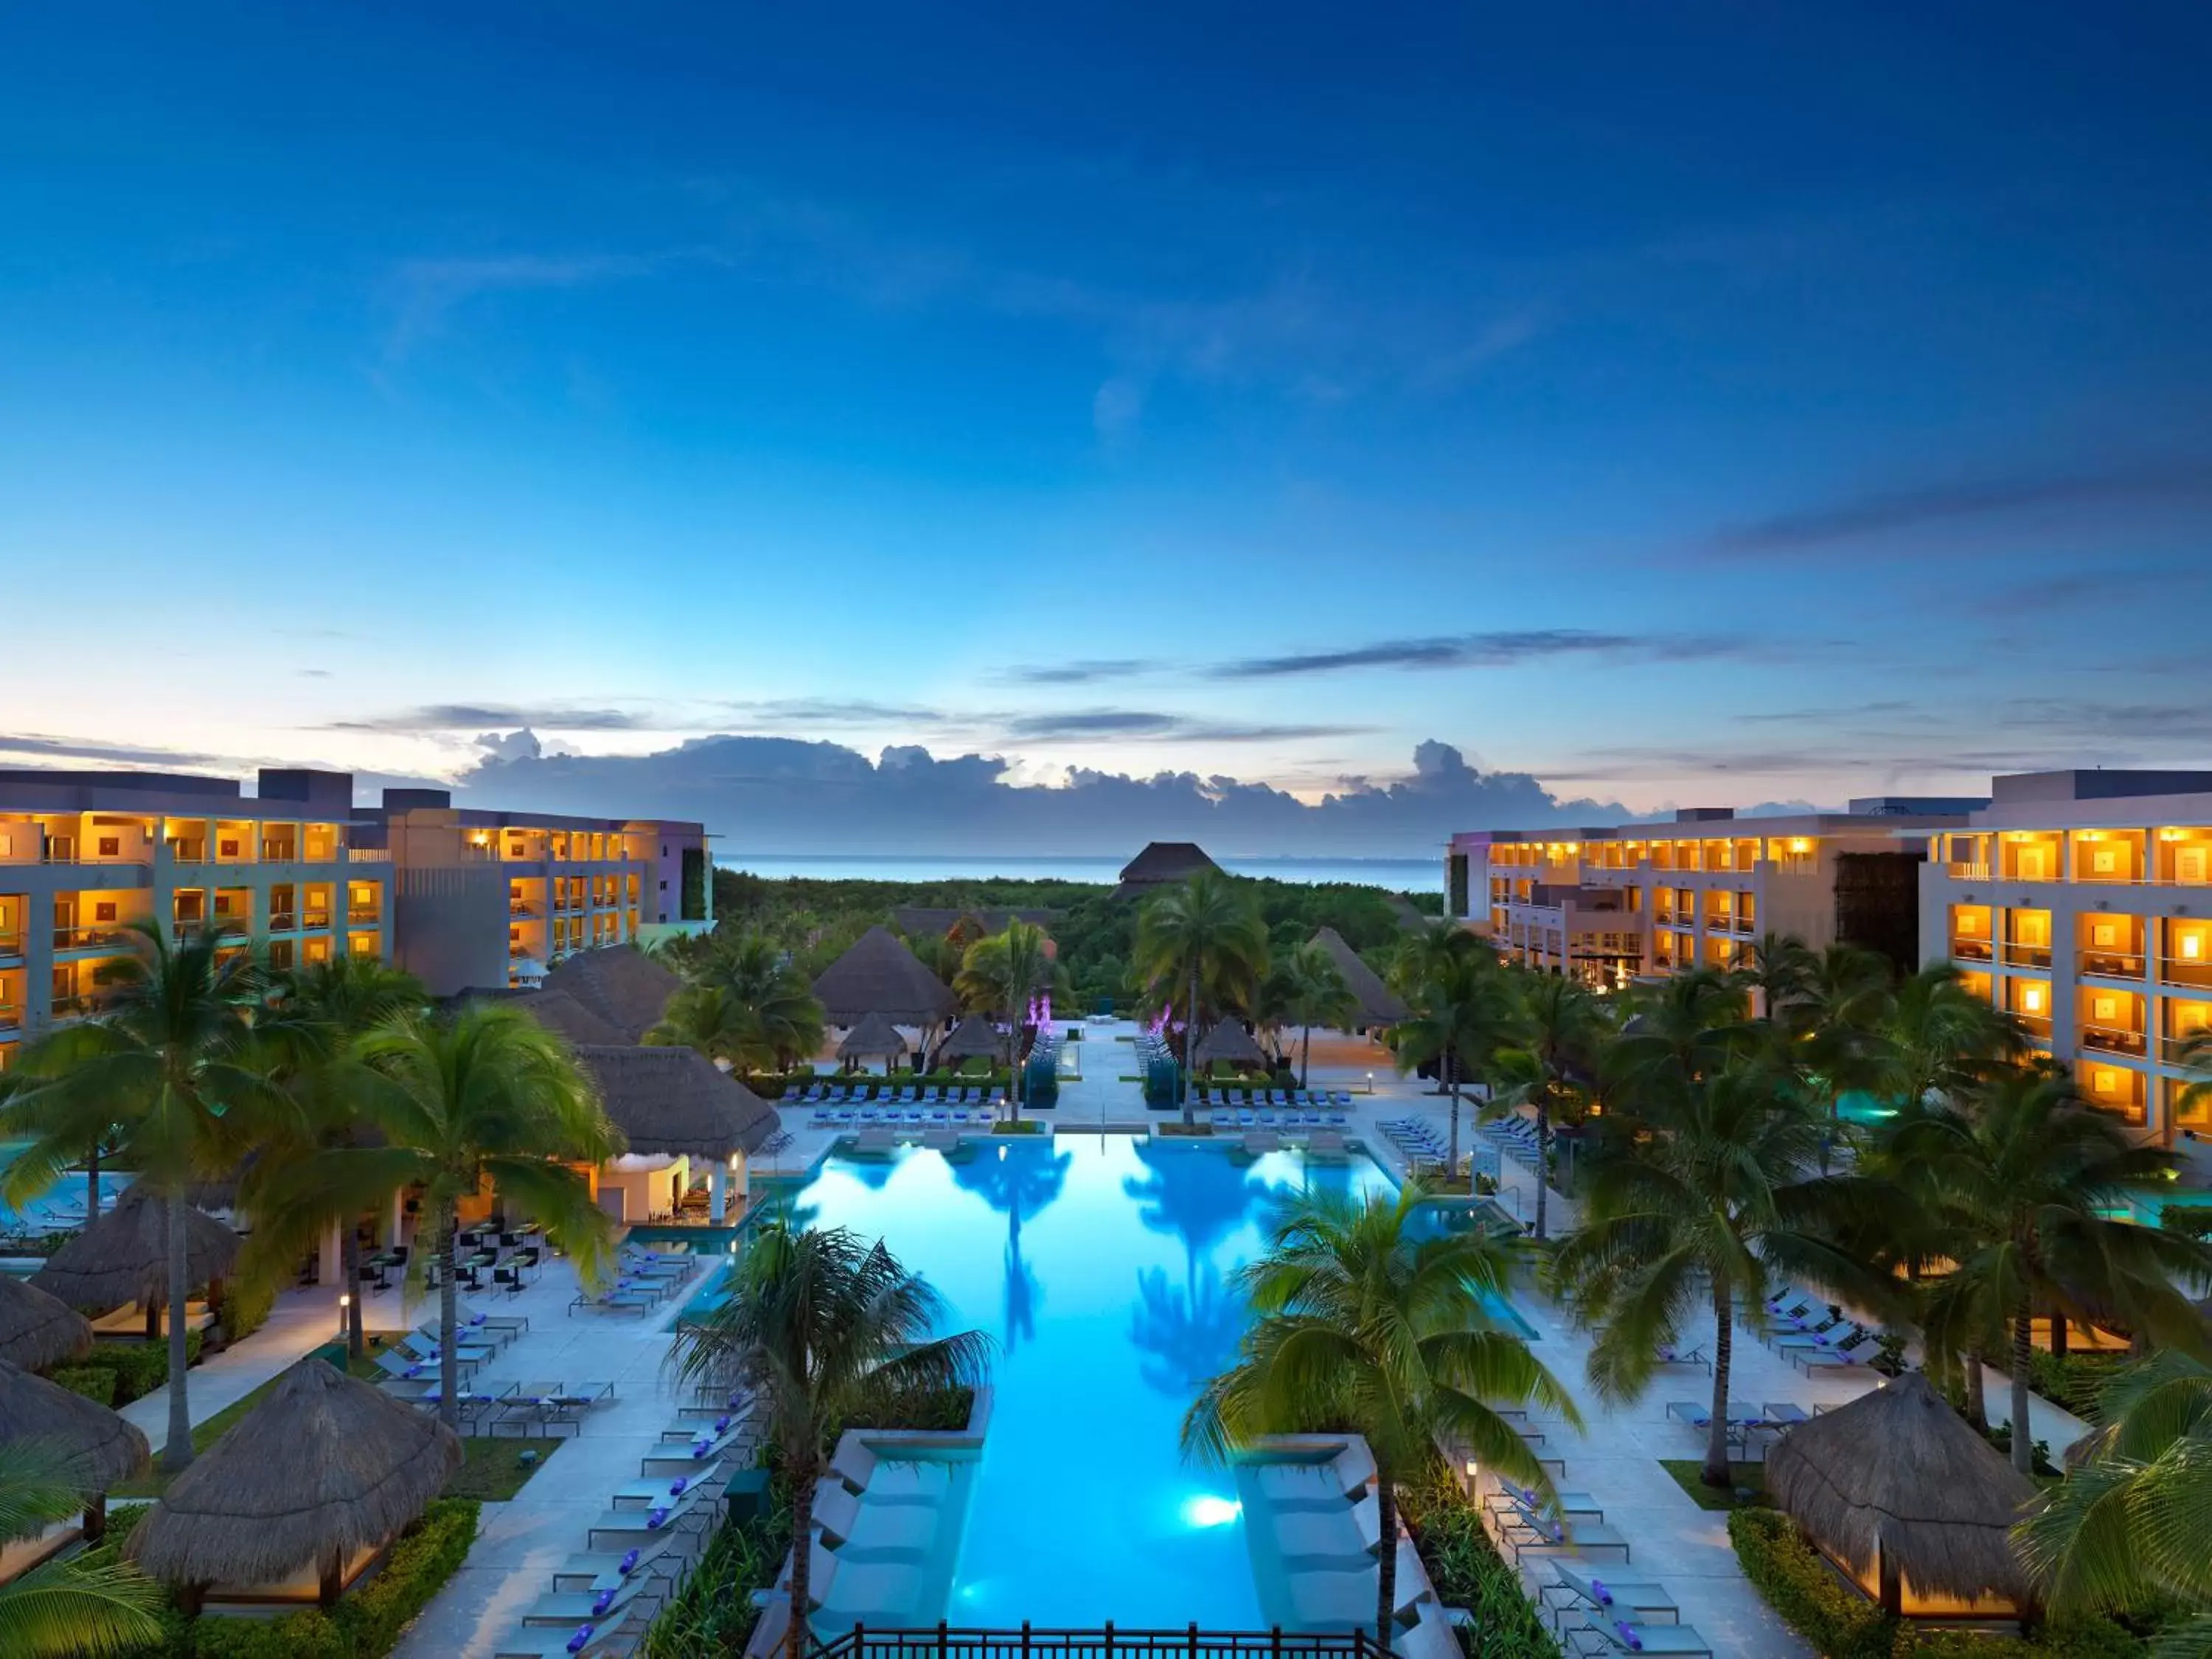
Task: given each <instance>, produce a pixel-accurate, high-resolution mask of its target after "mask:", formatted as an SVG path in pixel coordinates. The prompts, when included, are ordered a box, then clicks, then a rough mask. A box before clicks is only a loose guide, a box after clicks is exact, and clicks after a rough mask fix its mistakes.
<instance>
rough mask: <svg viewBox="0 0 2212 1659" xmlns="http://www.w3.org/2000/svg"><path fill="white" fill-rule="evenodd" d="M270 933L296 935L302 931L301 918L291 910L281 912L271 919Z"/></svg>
mask: <svg viewBox="0 0 2212 1659" xmlns="http://www.w3.org/2000/svg"><path fill="white" fill-rule="evenodd" d="M269 931H270V933H298V932H299V931H300V918H299V917H298V916H296V915H294V914H293V913H292V912H291V911H289V910H280V911H278V912H277V913H276V915H272V916H270V918H269Z"/></svg>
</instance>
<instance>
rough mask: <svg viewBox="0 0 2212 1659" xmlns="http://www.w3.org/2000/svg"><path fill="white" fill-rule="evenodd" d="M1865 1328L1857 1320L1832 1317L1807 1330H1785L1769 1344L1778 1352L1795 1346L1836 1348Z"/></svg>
mask: <svg viewBox="0 0 2212 1659" xmlns="http://www.w3.org/2000/svg"><path fill="white" fill-rule="evenodd" d="M1865 1329H1866V1327H1865V1326H1863V1325H1862V1324H1860V1323H1859V1322H1857V1320H1852V1319H1831V1320H1829V1321H1827V1322H1826V1323H1825V1324H1820V1325H1816V1326H1814V1327H1811V1328H1808V1329H1806V1330H1802V1331H1784V1333H1782V1334H1780V1335H1778V1336H1777V1337H1776V1338H1775V1339H1774V1340H1773V1341H1772V1342H1771V1343H1769V1344H1768V1345H1767V1346H1770V1347H1771V1348H1772V1349H1773V1350H1774V1351H1775V1352H1777V1353H1788V1352H1790V1351H1791V1350H1792V1349H1795V1348H1834V1347H1839V1346H1842V1345H1843V1344H1844V1343H1846V1342H1848V1341H1850V1340H1854V1339H1855V1338H1857V1336H1858V1335H1860V1334H1862V1333H1863V1332H1864V1331H1865Z"/></svg>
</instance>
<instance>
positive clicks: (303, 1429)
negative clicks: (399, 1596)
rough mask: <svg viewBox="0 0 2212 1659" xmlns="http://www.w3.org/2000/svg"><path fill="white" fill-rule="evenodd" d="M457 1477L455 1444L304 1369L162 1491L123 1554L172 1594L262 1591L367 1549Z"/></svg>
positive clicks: (378, 1394)
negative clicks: (183, 1590)
mask: <svg viewBox="0 0 2212 1659" xmlns="http://www.w3.org/2000/svg"><path fill="white" fill-rule="evenodd" d="M460 1466H461V1443H460V1438H459V1436H457V1435H456V1434H454V1432H453V1431H452V1430H451V1429H449V1428H447V1427H446V1426H445V1425H443V1424H442V1423H440V1422H439V1421H438V1420H437V1419H435V1417H429V1416H426V1415H425V1414H423V1413H422V1412H419V1411H417V1410H416V1409H415V1407H412V1406H407V1405H403V1404H401V1403H400V1402H399V1401H397V1400H394V1399H392V1397H391V1396H390V1395H386V1394H385V1393H383V1392H382V1391H380V1389H374V1388H372V1387H371V1386H370V1385H369V1384H368V1383H362V1382H359V1381H356V1379H355V1378H353V1377H349V1376H345V1375H344V1374H343V1372H341V1371H339V1370H337V1368H336V1367H335V1366H333V1365H331V1364H327V1363H326V1362H325V1361H323V1360H320V1359H302V1360H301V1361H300V1362H299V1363H298V1364H295V1365H294V1366H293V1367H292V1369H291V1370H289V1371H287V1372H285V1373H284V1375H283V1376H282V1377H281V1378H279V1379H278V1380H277V1383H276V1387H275V1388H274V1389H270V1391H269V1393H268V1395H266V1396H265V1397H264V1398H263V1400H262V1401H260V1403H259V1404H258V1405H257V1406H255V1407H253V1409H252V1411H250V1412H248V1413H246V1415H245V1416H244V1417H242V1418H240V1419H239V1420H238V1421H237V1422H236V1423H235V1424H234V1425H232V1426H231V1428H230V1431H228V1433H226V1434H225V1435H224V1436H223V1437H222V1438H221V1439H220V1440H218V1441H216V1443H215V1444H214V1445H212V1446H210V1448H209V1449H207V1450H206V1451H204V1452H203V1453H201V1454H200V1456H199V1458H198V1460H197V1462H194V1463H193V1465H192V1466H191V1468H189V1469H186V1470H185V1472H184V1474H180V1475H179V1476H178V1477H177V1479H176V1480H174V1481H173V1483H172V1484H171V1485H170V1487H169V1489H168V1491H167V1492H165V1493H164V1494H163V1495H162V1498H161V1503H160V1504H157V1505H156V1506H155V1510H154V1512H153V1513H152V1514H151V1515H149V1516H147V1517H146V1518H145V1520H143V1522H140V1523H139V1524H138V1528H137V1530H136V1531H135V1532H133V1533H132V1534H131V1543H130V1547H129V1551H128V1553H129V1554H130V1557H131V1559H132V1560H134V1561H136V1562H137V1564H138V1565H139V1566H140V1567H141V1568H142V1569H143V1571H146V1572H148V1573H150V1574H152V1575H153V1576H154V1577H156V1578H161V1579H166V1580H167V1581H168V1582H169V1583H178V1584H191V1583H200V1584H237V1585H250V1584H267V1583H274V1582H276V1580H279V1579H283V1578H287V1577H290V1576H291V1575H292V1574H294V1573H296V1572H298V1571H301V1569H303V1568H308V1569H313V1570H315V1571H325V1570H326V1569H327V1568H328V1567H329V1566H330V1565H331V1563H332V1562H333V1561H335V1562H337V1563H338V1564H340V1565H343V1563H344V1562H346V1561H348V1560H349V1559H351V1558H352V1556H353V1555H354V1553H355V1552H356V1551H358V1550H361V1549H364V1548H368V1549H373V1548H375V1547H377V1546H379V1545H380V1544H382V1543H383V1542H385V1541H386V1540H387V1539H389V1538H391V1537H392V1536H393V1535H394V1534H397V1533H398V1531H399V1530H400V1528H403V1527H404V1526H406V1525H407V1524H408V1523H409V1522H411V1521H413V1520H414V1519H415V1518H416V1516H419V1515H421V1514H422V1510H423V1506H424V1505H425V1504H428V1503H429V1501H430V1500H431V1499H432V1498H435V1497H436V1496H437V1495H438V1493H439V1492H440V1491H441V1489H442V1488H443V1487H444V1486H445V1484H446V1482H447V1480H449V1479H450V1478H451V1477H452V1475H453V1471H454V1470H456V1469H458V1468H460Z"/></svg>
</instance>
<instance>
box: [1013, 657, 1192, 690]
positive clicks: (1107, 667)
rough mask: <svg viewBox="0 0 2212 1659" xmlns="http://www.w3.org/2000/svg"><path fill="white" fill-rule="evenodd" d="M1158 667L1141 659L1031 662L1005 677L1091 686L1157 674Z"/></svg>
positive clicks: (1019, 681)
mask: <svg viewBox="0 0 2212 1659" xmlns="http://www.w3.org/2000/svg"><path fill="white" fill-rule="evenodd" d="M1158 666H1159V665H1158V664H1157V663H1152V662H1148V661H1146V660H1145V659H1143V658H1140V657H1101V658H1093V659H1087V660H1081V661H1076V662H1047V663H1029V664H1025V665H1023V666H1021V667H1018V668H1015V669H1012V670H1011V671H1009V672H1008V673H1007V675H1006V678H1008V679H1010V680H1012V681H1014V682H1015V683H1016V684H1021V685H1090V684H1096V683H1097V682H1098V681H1100V680H1126V679H1134V678H1137V677H1138V676H1139V675H1143V674H1150V673H1153V672H1155V671H1157V670H1158Z"/></svg>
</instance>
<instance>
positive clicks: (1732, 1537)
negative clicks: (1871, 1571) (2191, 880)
mask: <svg viewBox="0 0 2212 1659" xmlns="http://www.w3.org/2000/svg"><path fill="white" fill-rule="evenodd" d="M1729 1542H1730V1543H1732V1544H1734V1545H1735V1559H1737V1560H1738V1561H1739V1562H1740V1563H1741V1564H1742V1566H1743V1576H1744V1577H1747V1578H1748V1579H1750V1580H1751V1583H1752V1587H1753V1589H1756V1590H1757V1591H1758V1592H1759V1594H1760V1595H1763V1596H1765V1598H1766V1604H1767V1606H1769V1607H1772V1608H1773V1609H1774V1611H1775V1612H1776V1613H1779V1614H1780V1615H1781V1616H1782V1622H1783V1623H1784V1624H1785V1625H1787V1626H1790V1629H1792V1630H1794V1631H1796V1632H1797V1634H1798V1635H1800V1636H1802V1637H1803V1638H1805V1639H1806V1640H1807V1641H1808V1642H1809V1643H1811V1644H1813V1647H1814V1650H1815V1651H1816V1652H1818V1653H1820V1654H1821V1655H1822V1656H1824V1659H1887V1656H1888V1655H1889V1653H1890V1652H1891V1650H1893V1648H1894V1646H1895V1645H1896V1641H1897V1632H1896V1628H1895V1626H1893V1624H1892V1623H1891V1621H1890V1620H1889V1619H1888V1618H1887V1616H1886V1615H1885V1614H1884V1613H1882V1611H1881V1608H1879V1607H1875V1606H1873V1605H1872V1604H1870V1603H1869V1601H1867V1600H1866V1598H1865V1597H1863V1596H1862V1595H1859V1594H1858V1593H1857V1591H1855V1590H1853V1589H1850V1587H1849V1586H1847V1585H1845V1584H1844V1582H1843V1581H1842V1580H1841V1579H1840V1578H1838V1577H1837V1576H1836V1574H1835V1573H1834V1571H1832V1569H1831V1568H1830V1567H1829V1565H1828V1564H1827V1563H1826V1561H1824V1560H1822V1559H1820V1555H1819V1554H1818V1553H1816V1552H1815V1551H1814V1548H1813V1547H1812V1546H1811V1545H1810V1544H1808V1543H1807V1542H1806V1541H1805V1539H1804V1535H1803V1534H1802V1533H1800V1532H1799V1531H1798V1530H1797V1523H1796V1522H1795V1521H1792V1520H1791V1519H1790V1517H1789V1516H1786V1515H1784V1514H1783V1513H1782V1512H1781V1511H1780V1510H1731V1511H1730V1512H1729Z"/></svg>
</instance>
